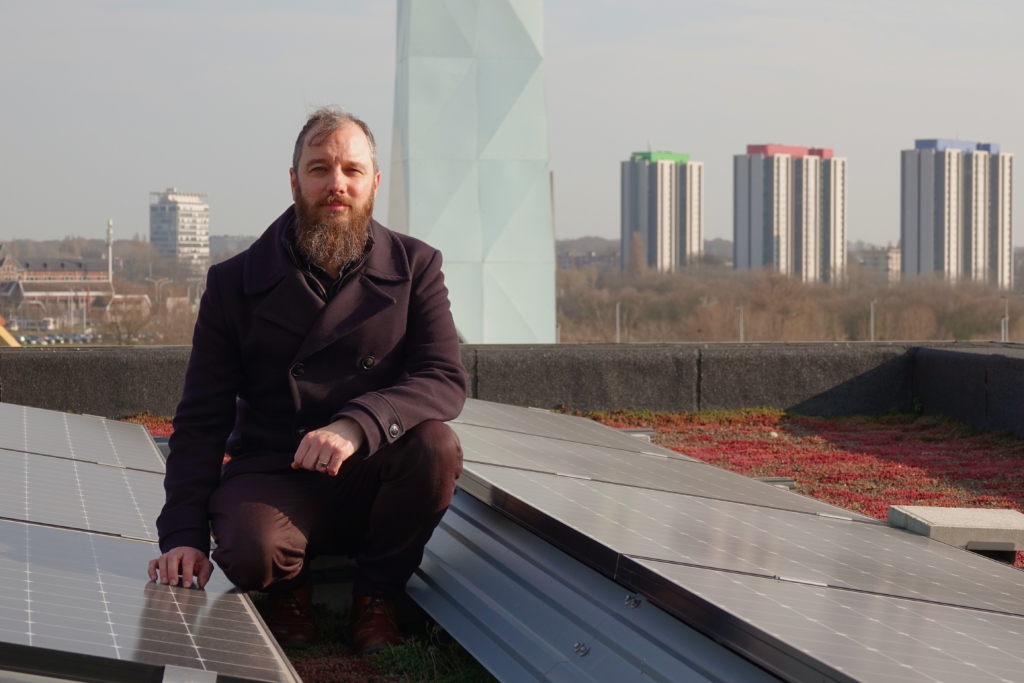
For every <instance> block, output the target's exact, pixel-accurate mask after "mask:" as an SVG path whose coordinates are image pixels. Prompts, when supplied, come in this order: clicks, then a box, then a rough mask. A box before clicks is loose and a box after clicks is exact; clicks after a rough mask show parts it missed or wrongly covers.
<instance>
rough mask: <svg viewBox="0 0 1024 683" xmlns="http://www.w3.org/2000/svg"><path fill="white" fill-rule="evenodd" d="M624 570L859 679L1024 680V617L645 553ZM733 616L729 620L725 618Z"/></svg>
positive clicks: (679, 600) (679, 604) (678, 604)
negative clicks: (676, 589)
mask: <svg viewBox="0 0 1024 683" xmlns="http://www.w3.org/2000/svg"><path fill="white" fill-rule="evenodd" d="M623 573H624V575H625V576H626V577H628V578H629V579H630V580H631V581H632V582H635V583H636V584H640V585H646V586H647V587H649V588H650V587H652V586H654V585H655V584H656V583H657V582H658V579H659V578H660V579H664V580H667V581H668V582H670V583H671V584H674V585H679V586H685V587H686V591H687V592H688V593H690V594H691V595H692V596H695V597H694V598H683V597H679V596H674V595H672V594H670V593H661V594H662V595H663V596H664V597H665V598H666V599H667V600H669V601H670V602H674V603H675V604H674V605H673V608H674V610H675V611H678V612H686V611H688V610H691V609H694V608H695V607H697V608H699V607H698V606H697V605H696V603H694V602H690V603H689V604H684V603H686V601H687V600H694V599H695V600H696V601H697V602H700V601H703V602H705V603H706V604H707V605H712V606H714V608H716V609H720V610H723V611H724V612H725V613H726V614H727V615H728V617H729V618H728V619H720V620H719V621H717V622H714V621H705V622H704V627H705V629H706V630H710V631H712V632H713V631H716V630H717V629H726V630H727V629H730V628H736V627H737V626H739V627H742V625H744V624H745V625H751V626H754V627H755V628H756V629H758V630H759V631H760V632H761V637H762V638H763V639H764V640H765V642H769V643H770V646H771V647H777V648H780V649H782V650H785V651H786V652H787V654H788V655H789V656H791V657H794V658H800V659H803V660H804V661H806V662H807V663H809V664H812V665H813V664H815V663H819V664H821V665H824V667H823V669H822V671H823V673H826V674H827V673H829V669H834V670H835V671H838V672H840V673H841V674H844V675H846V676H848V677H849V678H850V679H853V680H861V681H869V680H870V681H878V680H881V681H886V680H894V681H895V680H903V681H929V682H934V681H1021V680H1024V654H1022V652H1024V651H1022V650H1021V647H1020V643H1021V640H1022V638H1024V618H1021V617H1018V616H1011V615H1005V614H993V613H989V612H980V611H976V610H970V609H962V608H958V607H953V606H949V605H939V604H933V603H923V602H915V601H910V600H902V599H898V598H893V597H889V596H881V595H873V594H865V593H857V592H852V591H840V590H834V589H828V588H820V587H815V586H806V585H798V584H793V583H787V582H783V581H776V580H772V579H767V578H760V577H752V576H745V575H739V574H731V573H726V572H721V571H713V570H707V569H701V568H695V567H686V566H681V565H673V564H668V563H664V562H656V561H649V560H632V561H630V560H626V561H625V562H624V566H623ZM730 621H731V622H732V623H729V622H730Z"/></svg>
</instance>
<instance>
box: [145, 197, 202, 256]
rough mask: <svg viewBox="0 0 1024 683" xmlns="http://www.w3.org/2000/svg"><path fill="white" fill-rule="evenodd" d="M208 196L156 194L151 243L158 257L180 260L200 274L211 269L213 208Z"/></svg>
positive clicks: (151, 203)
mask: <svg viewBox="0 0 1024 683" xmlns="http://www.w3.org/2000/svg"><path fill="white" fill-rule="evenodd" d="M205 196H206V195H204V194H194V193H189V192H179V191H178V188H176V187H172V188H168V189H167V191H166V192H153V193H151V194H150V201H149V241H150V242H151V243H152V244H153V249H154V250H156V252H157V253H158V254H162V255H164V256H167V257H169V258H173V259H177V260H178V261H180V262H183V263H185V264H187V265H188V266H189V267H190V268H191V269H192V270H193V271H195V272H197V273H201V272H204V271H205V270H206V269H207V268H209V266H210V206H209V205H208V204H207V203H206V202H205V201H203V198H204V197H205Z"/></svg>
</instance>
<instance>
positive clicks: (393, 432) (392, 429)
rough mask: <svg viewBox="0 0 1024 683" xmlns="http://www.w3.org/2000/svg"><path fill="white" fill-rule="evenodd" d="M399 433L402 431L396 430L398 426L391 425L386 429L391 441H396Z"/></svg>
mask: <svg viewBox="0 0 1024 683" xmlns="http://www.w3.org/2000/svg"><path fill="white" fill-rule="evenodd" d="M401 432H402V430H401V429H399V428H398V425H395V424H393V425H391V426H390V427H388V434H390V435H391V438H392V439H397V438H398V435H399V434H400V433H401Z"/></svg>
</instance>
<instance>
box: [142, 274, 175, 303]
mask: <svg viewBox="0 0 1024 683" xmlns="http://www.w3.org/2000/svg"><path fill="white" fill-rule="evenodd" d="M170 281H171V278H169V277H162V278H160V279H159V280H154V279H153V278H151V277H147V278H146V282H152V283H153V304H154V305H155V304H157V303H159V302H160V288H161V287H163V286H164V285H165V284H167V283H168V282H170Z"/></svg>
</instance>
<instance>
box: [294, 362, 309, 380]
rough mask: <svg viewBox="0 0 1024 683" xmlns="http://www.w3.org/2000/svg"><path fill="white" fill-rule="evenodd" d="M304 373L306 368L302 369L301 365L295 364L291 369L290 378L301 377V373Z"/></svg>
mask: <svg viewBox="0 0 1024 683" xmlns="http://www.w3.org/2000/svg"><path fill="white" fill-rule="evenodd" d="M305 371H306V368H304V367H302V363H296V364H295V365H294V366H293V367H292V377H301V376H302V373H304V372H305Z"/></svg>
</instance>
